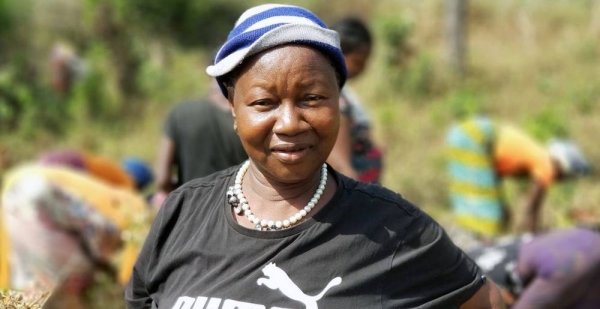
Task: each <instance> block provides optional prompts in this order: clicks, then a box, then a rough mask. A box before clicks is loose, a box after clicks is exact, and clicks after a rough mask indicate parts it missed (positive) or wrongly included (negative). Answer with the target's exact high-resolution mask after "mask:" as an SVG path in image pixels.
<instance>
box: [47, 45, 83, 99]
mask: <svg viewBox="0 0 600 309" xmlns="http://www.w3.org/2000/svg"><path fill="white" fill-rule="evenodd" d="M85 70H86V68H85V65H84V62H83V60H81V58H80V57H79V56H78V55H77V54H76V53H75V51H74V50H73V48H72V47H71V46H69V45H67V44H65V43H56V44H55V45H54V47H53V48H52V52H51V53H50V83H51V85H52V89H54V91H56V92H57V93H59V94H62V95H66V94H68V93H69V92H70V91H71V89H72V88H73V84H74V83H75V81H76V80H77V79H80V78H81V77H82V76H83V75H84V73H85Z"/></svg>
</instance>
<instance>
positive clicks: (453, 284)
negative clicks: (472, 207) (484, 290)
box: [385, 211, 484, 308]
mask: <svg viewBox="0 0 600 309" xmlns="http://www.w3.org/2000/svg"><path fill="white" fill-rule="evenodd" d="M391 267H392V268H391V269H392V271H391V272H390V275H391V276H393V277H395V278H390V282H397V284H395V285H393V286H389V288H391V289H393V291H392V292H391V295H393V296H392V298H391V299H390V302H391V303H390V304H389V305H386V306H385V307H386V308H399V307H402V308H458V307H460V305H461V304H463V303H464V302H466V301H467V300H468V299H469V298H471V296H473V295H474V294H475V292H477V291H478V290H479V288H480V287H481V286H482V285H483V284H484V281H483V280H482V273H481V272H480V270H479V268H478V267H477V265H476V264H475V263H474V262H473V261H472V260H471V259H470V258H469V257H468V256H467V255H466V254H465V253H464V252H463V251H462V250H460V249H459V248H458V247H456V246H455V245H454V244H453V243H452V241H451V240H450V238H449V237H448V235H446V233H445V231H444V230H443V229H442V227H440V226H439V224H437V222H435V221H434V220H433V219H431V218H430V217H429V216H428V215H426V214H425V213H423V212H421V211H418V212H417V214H416V216H415V218H414V220H413V222H412V223H411V224H410V225H409V226H408V228H407V230H406V234H405V237H404V238H403V240H402V241H401V242H400V244H399V246H398V248H397V250H396V254H395V256H394V258H393V260H392V266H391Z"/></svg>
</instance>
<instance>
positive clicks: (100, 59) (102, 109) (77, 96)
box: [68, 44, 122, 121]
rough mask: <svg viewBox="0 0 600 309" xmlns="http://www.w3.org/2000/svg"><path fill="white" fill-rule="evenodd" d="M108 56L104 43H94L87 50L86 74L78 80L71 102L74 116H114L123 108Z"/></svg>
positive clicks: (98, 117)
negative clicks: (110, 81) (112, 77)
mask: <svg viewBox="0 0 600 309" xmlns="http://www.w3.org/2000/svg"><path fill="white" fill-rule="evenodd" d="M108 58H109V57H108V51H107V50H106V49H105V48H104V47H103V46H102V45H101V44H95V45H94V46H93V47H92V48H91V49H90V51H89V52H88V53H87V57H86V59H87V60H88V61H87V69H86V72H85V75H84V76H83V78H82V79H81V80H79V81H77V82H76V83H75V85H74V88H73V91H72V93H71V96H70V99H69V102H68V104H69V115H70V117H71V118H78V117H80V118H83V119H84V121H85V120H86V119H89V118H92V119H94V120H111V119H114V117H116V116H117V115H118V113H119V112H120V111H121V101H122V100H121V97H120V96H119V94H118V91H115V90H112V89H111V85H110V83H109V80H110V73H109V70H110V66H109V65H108V64H107V63H106V61H107V59H108ZM113 88H114V87H113Z"/></svg>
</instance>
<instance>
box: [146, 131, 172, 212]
mask: <svg viewBox="0 0 600 309" xmlns="http://www.w3.org/2000/svg"><path fill="white" fill-rule="evenodd" d="M174 164H175V142H173V140H172V139H171V138H169V137H168V136H166V135H163V137H162V138H161V141H160V146H159V149H158V163H157V165H156V193H155V196H154V198H153V199H152V205H153V206H154V207H156V208H159V207H160V206H161V205H162V203H163V202H164V200H165V198H166V197H167V195H168V194H169V193H171V191H172V190H173V187H174V186H175V184H174V183H173V180H172V177H171V176H172V175H171V171H172V168H173V165H174Z"/></svg>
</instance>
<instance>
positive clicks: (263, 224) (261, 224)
mask: <svg viewBox="0 0 600 309" xmlns="http://www.w3.org/2000/svg"><path fill="white" fill-rule="evenodd" d="M267 223H269V222H268V221H267V220H265V219H262V220H260V226H263V227H266V226H268V224H267Z"/></svg>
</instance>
